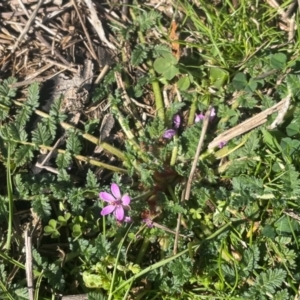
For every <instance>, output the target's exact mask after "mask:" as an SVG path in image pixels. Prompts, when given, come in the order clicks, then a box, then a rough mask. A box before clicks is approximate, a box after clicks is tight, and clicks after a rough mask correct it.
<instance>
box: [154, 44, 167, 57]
mask: <svg viewBox="0 0 300 300" xmlns="http://www.w3.org/2000/svg"><path fill="white" fill-rule="evenodd" d="M168 54H171V50H170V48H169V47H168V46H166V45H163V44H158V45H155V47H154V49H153V56H154V58H156V57H159V56H165V55H168Z"/></svg>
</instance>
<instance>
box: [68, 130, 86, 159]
mask: <svg viewBox="0 0 300 300" xmlns="http://www.w3.org/2000/svg"><path fill="white" fill-rule="evenodd" d="M66 148H67V150H69V151H71V152H72V153H75V154H79V153H80V151H81V149H82V146H81V142H80V140H79V138H78V135H77V134H76V132H74V131H69V135H68V138H67V142H66Z"/></svg>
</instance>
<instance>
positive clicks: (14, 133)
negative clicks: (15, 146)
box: [8, 123, 27, 142]
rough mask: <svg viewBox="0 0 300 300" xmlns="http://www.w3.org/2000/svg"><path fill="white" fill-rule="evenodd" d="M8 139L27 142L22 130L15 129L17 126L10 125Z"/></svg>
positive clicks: (24, 132)
mask: <svg viewBox="0 0 300 300" xmlns="http://www.w3.org/2000/svg"><path fill="white" fill-rule="evenodd" d="M8 133H9V137H10V139H12V140H15V141H22V142H25V141H27V133H26V131H25V130H24V128H20V127H17V124H14V123H11V124H9V126H8Z"/></svg>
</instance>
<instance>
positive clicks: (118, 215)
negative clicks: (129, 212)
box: [114, 205, 124, 221]
mask: <svg viewBox="0 0 300 300" xmlns="http://www.w3.org/2000/svg"><path fill="white" fill-rule="evenodd" d="M114 214H115V216H116V219H117V220H118V221H123V219H124V208H123V206H121V205H120V206H117V208H116V210H115V211H114Z"/></svg>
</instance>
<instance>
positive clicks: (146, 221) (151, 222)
mask: <svg viewBox="0 0 300 300" xmlns="http://www.w3.org/2000/svg"><path fill="white" fill-rule="evenodd" d="M143 222H144V223H146V225H147V226H148V227H149V228H152V227H153V221H152V220H151V219H150V218H147V219H143Z"/></svg>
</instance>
